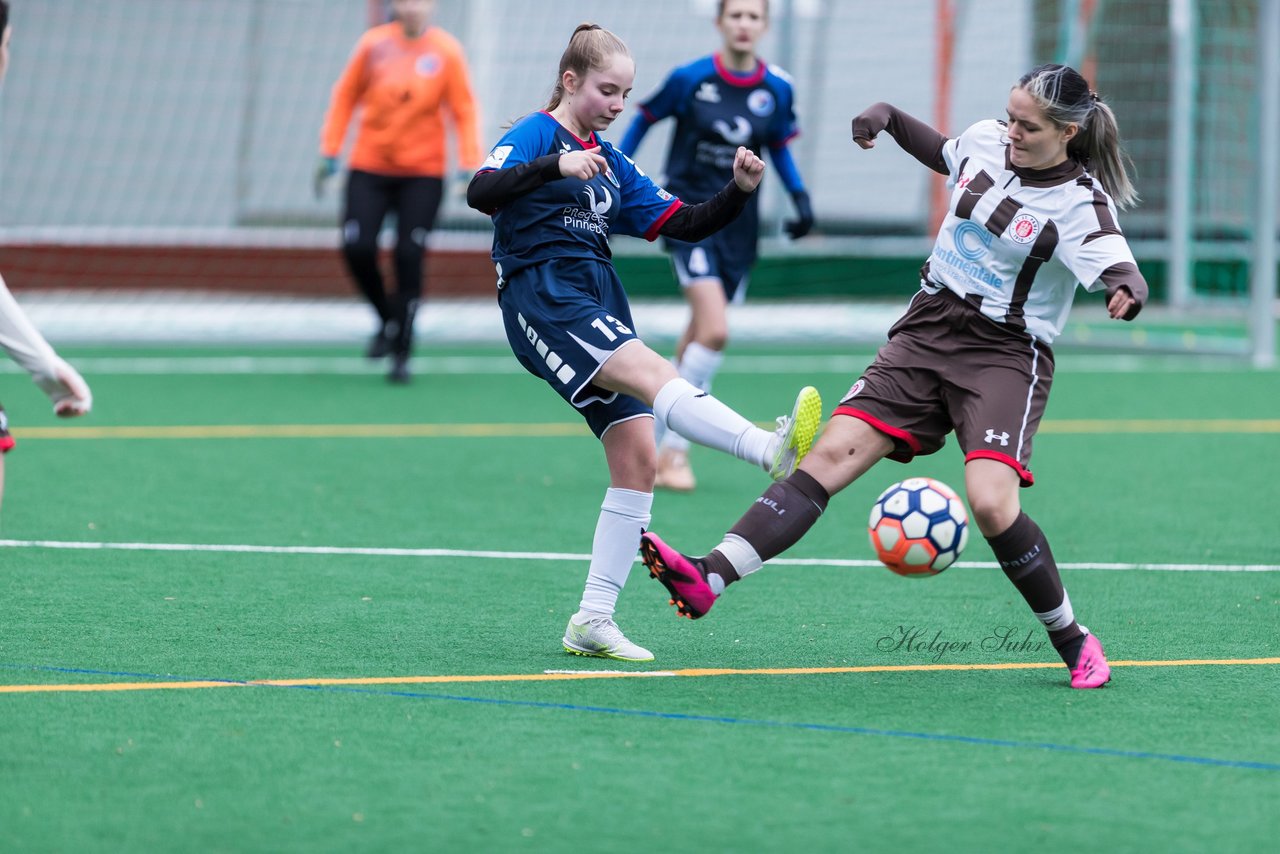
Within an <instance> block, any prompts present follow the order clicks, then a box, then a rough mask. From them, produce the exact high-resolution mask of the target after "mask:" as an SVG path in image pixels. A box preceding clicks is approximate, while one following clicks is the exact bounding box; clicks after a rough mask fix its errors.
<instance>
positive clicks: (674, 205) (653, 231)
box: [644, 199, 684, 243]
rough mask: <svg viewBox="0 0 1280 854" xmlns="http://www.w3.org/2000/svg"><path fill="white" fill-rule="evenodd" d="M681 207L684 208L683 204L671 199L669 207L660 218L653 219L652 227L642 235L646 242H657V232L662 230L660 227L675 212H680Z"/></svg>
mask: <svg viewBox="0 0 1280 854" xmlns="http://www.w3.org/2000/svg"><path fill="white" fill-rule="evenodd" d="M682 207H684V202H682V201H680V200H679V199H673V200H672V202H671V207H669V208H667V209H666V210H665V211H663V212H662V216H660V217H658V218H657V219H655V220H654V221H653V225H651V226H649V230H648V231H646V232H645V233H644V239H645V240H648V241H649V242H650V243H652V242H653V241H655V240H657V239H658V231H659V230H660V229H661V228H662V226H663V225H664V224H665V223H666V221H667V220H669V219H671V215H672V214H673V213H675V212H676V211H678V210H680V208H682Z"/></svg>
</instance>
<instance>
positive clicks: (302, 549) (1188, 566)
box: [0, 540, 1280, 572]
mask: <svg viewBox="0 0 1280 854" xmlns="http://www.w3.org/2000/svg"><path fill="white" fill-rule="evenodd" d="M0 548H7V549H75V550H84V551H94V550H98V551H136V552H223V553H236V554H281V555H334V556H355V557H457V558H487V559H497V560H555V561H577V562H582V563H587V562H589V561H590V560H591V556H590V555H586V554H571V553H566V552H506V551H490V550H473V549H403V548H373V547H352V546H262V545H251V544H239V545H237V544H219V543H95V542H75V541H63V540H0ZM769 564H770V565H772V566H835V567H851V568H863V567H880V566H881V564H880V563H879V561H874V560H849V559H842V558H774V559H773V560H771V561H769ZM955 566H958V567H962V568H966V569H995V568H996V564H995V563H994V562H981V561H960V562H959V563H957V564H955ZM1058 567H1059V568H1061V569H1098V570H1121V571H1123V570H1137V571H1142V572H1280V564H1229V563H1118V562H1100V561H1090V562H1078V563H1060V564H1058Z"/></svg>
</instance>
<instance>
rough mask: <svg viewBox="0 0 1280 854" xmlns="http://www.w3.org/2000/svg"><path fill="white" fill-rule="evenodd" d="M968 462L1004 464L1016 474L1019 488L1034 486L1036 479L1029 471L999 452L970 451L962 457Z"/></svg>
mask: <svg viewBox="0 0 1280 854" xmlns="http://www.w3.org/2000/svg"><path fill="white" fill-rule="evenodd" d="M969 460H995V461H996V462H998V463H1004V464H1005V465H1007V466H1008V467H1009V468H1011V469H1013V470H1014V471H1016V472H1017V473H1018V479H1019V480H1021V481H1022V483H1021V484H1020V485H1021V486H1034V485H1035V482H1036V478H1035V475H1033V474H1032V473H1031V470H1030V469H1027V468H1023V466H1022V463H1020V462H1018V461H1017V460H1015V459H1014V458H1013V457H1011V456H1009V455H1008V454H1002V453H1000V452H999V451H970V452H969V453H967V454H965V455H964V461H965V462H966V463H967V462H969Z"/></svg>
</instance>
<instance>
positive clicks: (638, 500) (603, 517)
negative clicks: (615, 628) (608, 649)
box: [578, 488, 653, 617]
mask: <svg viewBox="0 0 1280 854" xmlns="http://www.w3.org/2000/svg"><path fill="white" fill-rule="evenodd" d="M652 509H653V493H652V492H636V491H635V490H634V489H615V488H610V489H607V490H605V493H604V503H603V504H601V505H600V518H599V520H597V522H596V536H595V539H594V540H593V541H592V543H591V568H590V569H589V570H588V571H587V583H586V586H585V587H584V588H583V591H582V602H581V604H579V606H578V608H579V610H581V611H584V612H586V613H588V614H601V615H603V616H606V617H612V616H613V611H614V608H615V606H616V605H617V604H618V594H619V593H620V592H622V585H624V584H626V583H627V576H628V575H630V574H631V567H632V565H633V564H634V563H635V560H636V551H637V550H638V549H639V548H640V533H641V531H643V530H644V529H645V528H647V527H649V521H650V519H651V516H650V511H651V510H652Z"/></svg>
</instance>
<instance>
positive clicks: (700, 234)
mask: <svg viewBox="0 0 1280 854" xmlns="http://www.w3.org/2000/svg"><path fill="white" fill-rule="evenodd" d="M750 198H751V194H750V193H747V192H744V191H743V190H742V189H741V188H740V187H739V186H738V184H737V182H735V181H730V182H729V183H728V184H727V185H725V188H724V189H723V190H721V191H720V192H718V193H716V194H715V195H714V196H712V197H711V198H709V199H707V200H706V201H705V202H703V203H701V204H698V205H684V206H683V207H680V208H678V209H677V210H676V212H675V213H673V214H672V215H671V217H670V218H669V219H668V220H667V221H666V222H664V223H663V224H662V227H661V228H659V229H658V233H659V234H661V235H662V236H663V237H674V238H675V239H676V240H687V241H689V242H690V243H695V242H697V241H699V240H702V239H704V238H707V237H710V236H711V235H713V234H715V233H716V232H717V231H719V230H720V229H722V228H724V227H725V226H726V225H728V224H729V223H731V222H733V221H734V220H735V219H737V218H738V214H740V213H742V209H743V208H745V207H746V206H747V200H748V199H750Z"/></svg>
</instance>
